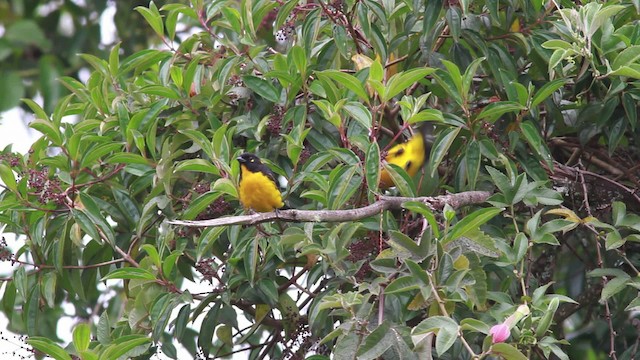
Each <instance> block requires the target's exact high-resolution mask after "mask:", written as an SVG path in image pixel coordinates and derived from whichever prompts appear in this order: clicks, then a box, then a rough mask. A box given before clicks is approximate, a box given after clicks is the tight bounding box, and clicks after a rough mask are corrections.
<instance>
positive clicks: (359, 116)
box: [342, 101, 372, 129]
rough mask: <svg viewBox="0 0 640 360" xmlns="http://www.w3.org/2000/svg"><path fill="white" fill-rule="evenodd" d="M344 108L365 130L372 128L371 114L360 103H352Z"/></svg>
mask: <svg viewBox="0 0 640 360" xmlns="http://www.w3.org/2000/svg"><path fill="white" fill-rule="evenodd" d="M342 108H343V109H344V110H345V111H346V112H347V113H349V115H351V117H352V118H353V119H354V120H356V121H357V122H358V123H360V125H362V126H363V127H364V128H365V129H369V128H371V123H372V119H371V112H370V111H369V109H367V108H366V107H364V105H362V104H361V103H359V102H355V101H350V102H348V103H346V104H344V105H343V106H342Z"/></svg>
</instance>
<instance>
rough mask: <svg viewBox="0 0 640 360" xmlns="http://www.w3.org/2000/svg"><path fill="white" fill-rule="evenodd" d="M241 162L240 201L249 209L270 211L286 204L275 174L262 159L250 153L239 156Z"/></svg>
mask: <svg viewBox="0 0 640 360" xmlns="http://www.w3.org/2000/svg"><path fill="white" fill-rule="evenodd" d="M238 161H239V162H240V171H241V172H240V184H239V186H238V193H239V196H240V203H242V206H243V207H244V208H245V209H247V210H253V211H257V212H270V211H274V210H276V209H279V208H281V207H283V206H284V202H283V201H282V195H281V194H280V190H279V189H278V186H277V185H276V181H275V175H274V174H273V172H272V171H271V170H270V169H269V168H268V167H267V166H266V165H264V164H263V163H262V162H261V161H260V159H259V158H258V157H257V156H256V155H254V154H249V153H244V154H242V155H240V157H238Z"/></svg>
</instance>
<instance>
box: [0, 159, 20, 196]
mask: <svg viewBox="0 0 640 360" xmlns="http://www.w3.org/2000/svg"><path fill="white" fill-rule="evenodd" d="M0 179H1V180H2V182H3V183H4V185H5V186H6V187H7V188H9V190H11V191H13V192H17V191H18V183H17V182H16V177H15V175H14V174H13V170H11V168H10V167H8V166H7V165H5V164H0Z"/></svg>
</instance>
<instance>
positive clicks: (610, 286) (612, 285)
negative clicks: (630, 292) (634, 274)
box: [600, 274, 630, 304]
mask: <svg viewBox="0 0 640 360" xmlns="http://www.w3.org/2000/svg"><path fill="white" fill-rule="evenodd" d="M629 279H630V277H629V275H626V274H625V276H619V277H615V278H613V279H611V280H609V281H607V284H606V285H605V286H604V288H602V294H600V303H601V304H604V302H605V301H607V300H608V299H609V298H610V297H612V296H614V295H615V294H617V293H619V292H620V291H622V290H624V289H625V288H626V287H627V283H628V281H629Z"/></svg>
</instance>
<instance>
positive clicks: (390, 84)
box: [381, 68, 435, 102]
mask: <svg viewBox="0 0 640 360" xmlns="http://www.w3.org/2000/svg"><path fill="white" fill-rule="evenodd" d="M434 71H435V69H433V68H418V69H411V70H408V71H405V72H402V73H398V74H395V75H393V76H392V77H391V78H390V79H389V80H388V81H387V85H386V87H385V91H384V95H383V96H382V97H381V98H382V99H381V100H382V101H383V102H386V101H389V100H391V99H392V98H393V97H394V96H396V95H398V94H399V93H400V92H402V91H404V90H406V89H407V88H408V87H409V86H411V85H413V84H415V83H416V82H418V81H419V80H421V79H423V78H424V77H425V76H428V75H430V74H432V73H433V72H434Z"/></svg>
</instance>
